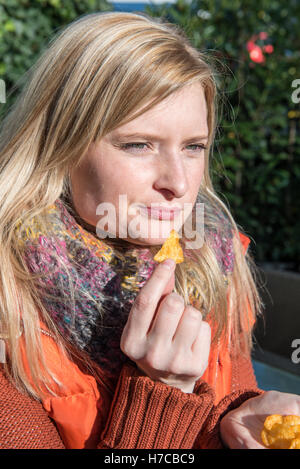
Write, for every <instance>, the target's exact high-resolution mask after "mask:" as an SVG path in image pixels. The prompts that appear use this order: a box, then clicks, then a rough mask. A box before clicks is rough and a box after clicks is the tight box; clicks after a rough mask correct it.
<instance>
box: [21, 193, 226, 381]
mask: <svg viewBox="0 0 300 469" xmlns="http://www.w3.org/2000/svg"><path fill="white" fill-rule="evenodd" d="M47 216H48V219H49V221H50V223H51V229H52V231H53V234H54V236H53V234H52V233H51V234H50V233H48V232H47V233H45V232H44V230H43V229H42V228H41V226H40V224H39V221H38V220H37V219H33V220H32V223H31V225H30V227H29V229H27V230H26V232H25V234H24V232H23V234H22V238H21V240H20V242H23V243H24V253H25V259H26V263H27V265H28V268H29V270H30V272H32V273H35V274H36V273H42V274H43V276H42V277H41V278H40V279H39V280H38V284H37V288H38V290H39V292H40V298H41V300H42V302H43V304H44V306H45V308H46V310H47V311H48V313H49V315H50V316H51V318H52V319H53V321H54V322H55V323H56V325H57V327H58V328H59V330H60V331H61V333H62V334H63V335H64V336H65V337H69V339H70V340H71V341H72V343H73V344H74V345H75V346H77V347H78V348H79V349H80V350H85V351H86V352H87V353H88V354H89V355H90V357H91V358H92V359H93V360H95V361H96V362H97V363H98V364H99V365H100V366H101V367H103V368H104V369H105V370H106V372H107V373H108V374H109V375H111V377H112V378H113V377H114V376H118V375H119V372H120V370H121V367H122V365H123V363H124V362H125V361H126V360H128V358H127V357H126V356H125V355H124V354H123V353H122V351H121V350H120V338H121V335H122V331H123V328H124V326H125V324H126V321H127V317H128V314H129V312H130V309H131V307H132V304H133V302H134V300H135V298H136V296H137V293H138V292H139V290H140V289H141V288H142V287H143V285H144V284H145V282H146V281H147V280H148V278H149V277H150V276H151V274H152V272H153V269H154V268H155V266H156V265H157V264H156V262H155V261H154V260H153V258H152V255H151V254H150V251H149V250H148V249H147V248H145V249H143V248H141V247H138V248H134V249H128V250H127V251H126V252H125V253H124V257H123V259H120V258H119V257H118V256H116V254H115V252H114V249H113V248H112V247H110V246H109V245H108V244H107V243H105V242H104V241H103V240H102V239H99V238H97V236H96V235H95V234H93V233H91V232H89V231H87V230H86V229H84V228H83V227H82V226H81V225H80V224H79V223H77V222H76V220H75V218H74V216H73V215H72V214H71V213H70V211H69V210H68V209H67V207H66V205H65V204H64V203H63V201H62V200H61V199H58V200H57V201H56V202H55V204H54V205H52V206H51V207H49V209H48V211H47ZM213 239H214V247H215V250H216V255H217V259H218V261H219V262H220V264H221V265H222V269H223V272H224V274H225V275H227V274H228V273H230V272H231V271H232V268H233V249H232V240H231V239H230V238H228V239H227V242H226V243H225V242H224V239H223V240H222V239H220V237H218V236H217V235H215V236H214V238H213ZM57 256H58V258H59V259H61V260H62V261H64V263H65V265H66V266H67V268H68V270H69V271H70V273H71V282H72V286H73V288H74V297H73V298H71V294H70V292H71V289H70V283H69V281H70V279H68V276H67V274H66V272H65V271H64V269H62V268H61V265H60V264H59V263H58V261H57ZM190 293H191V296H190V298H191V303H192V304H193V302H192V300H193V298H195V299H196V298H198V297H199V294H198V292H195V291H194V290H192V289H191V290H190Z"/></svg>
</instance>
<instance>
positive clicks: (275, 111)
mask: <svg viewBox="0 0 300 469" xmlns="http://www.w3.org/2000/svg"><path fill="white" fill-rule="evenodd" d="M104 10H113V6H112V5H111V4H109V3H107V2H106V1H105V0H100V1H99V0H98V1H97V0H83V1H81V0H28V1H27V0H18V1H17V0H5V1H1V0H0V79H1V78H2V79H4V80H5V83H6V87H7V91H8V92H9V91H10V90H11V89H12V88H13V86H15V85H16V84H17V83H18V82H19V80H20V79H21V78H22V76H23V75H24V72H25V71H26V70H27V69H28V68H30V66H31V65H32V64H33V63H34V61H35V59H36V57H37V56H38V54H39V53H40V51H41V50H42V49H43V48H44V47H45V45H46V44H47V43H48V41H49V38H50V37H51V36H52V34H53V33H54V32H55V31H57V30H58V29H59V28H60V27H61V26H64V25H65V24H68V23H69V22H71V21H72V20H73V19H75V18H76V17H78V16H81V15H83V14H87V13H90V12H93V11H104ZM146 12H148V13H149V14H150V15H153V16H163V17H165V18H166V19H167V20H168V21H170V22H173V23H177V24H179V25H180V26H181V27H182V28H183V29H184V30H185V31H186V33H187V35H188V36H189V37H190V39H191V41H192V43H193V44H194V45H195V46H196V47H197V48H199V49H201V50H207V49H208V50H209V53H210V55H211V57H213V60H214V64H215V66H216V72H217V76H218V82H219V88H220V92H221V97H222V103H223V105H222V108H221V109H220V110H221V111H222V112H221V115H220V122H219V130H218V134H217V139H216V145H215V149H214V165H213V172H212V177H213V181H214V184H215V187H216V188H217V191H218V193H219V194H220V195H221V196H222V198H223V200H225V201H226V202H227V203H228V205H229V206H230V208H231V210H232V212H233V214H234V216H235V219H236V220H237V222H238V224H239V225H240V226H241V227H242V228H244V229H245V230H246V232H247V234H248V235H250V236H251V237H252V238H253V240H254V242H253V243H252V249H253V253H254V255H255V258H256V260H257V262H264V261H275V262H276V261H278V262H287V263H291V268H293V269H294V270H299V271H300V242H298V240H299V239H300V213H299V200H300V145H299V143H300V137H299V116H300V111H299V103H293V102H292V99H291V96H292V92H293V91H294V89H293V88H292V82H293V81H294V80H295V79H300V70H299V63H300V61H299V59H300V52H299V51H300V34H299V31H300V3H299V1H298V0H289V2H288V3H286V2H284V1H283V0H282V1H280V2H279V1H276V0H262V1H260V2H257V3H256V2H253V1H252V0H243V1H241V0H214V1H210V0H203V1H200V0H191V1H189V2H188V3H187V2H186V1H185V0H179V1H178V2H177V3H176V4H175V5H173V6H172V7H170V6H168V7H164V6H163V7H155V8H154V7H152V8H151V9H149V8H148V7H147V8H146ZM260 32H266V33H267V34H268V38H267V40H266V41H263V40H260V39H258V40H257V45H259V46H261V47H263V46H264V45H266V44H269V45H272V46H273V48H274V51H273V53H265V54H264V55H265V61H264V62H263V63H256V62H253V60H251V58H250V56H249V51H248V50H247V42H248V41H249V40H250V39H251V37H252V36H253V35H258V34H259V33H260ZM299 96H300V93H299ZM14 98H15V94H12V96H10V97H9V99H8V102H7V103H6V105H4V104H0V118H1V116H2V115H4V113H5V112H6V109H7V107H8V106H9V105H10V103H11V102H12V101H13V99H14Z"/></svg>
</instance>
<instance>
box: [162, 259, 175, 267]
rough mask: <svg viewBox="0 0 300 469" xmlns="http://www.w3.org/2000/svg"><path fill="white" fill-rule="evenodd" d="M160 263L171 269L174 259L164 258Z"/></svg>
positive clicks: (173, 265)
mask: <svg viewBox="0 0 300 469" xmlns="http://www.w3.org/2000/svg"><path fill="white" fill-rule="evenodd" d="M162 265H163V266H164V267H166V268H167V269H169V270H172V269H174V267H175V265H176V262H175V261H174V259H166V260H165V261H164V262H163V264H162Z"/></svg>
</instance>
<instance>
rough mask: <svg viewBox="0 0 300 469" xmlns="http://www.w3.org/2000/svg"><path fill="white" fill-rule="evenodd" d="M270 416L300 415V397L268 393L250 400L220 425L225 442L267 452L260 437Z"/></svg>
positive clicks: (241, 447) (232, 412) (226, 417)
mask: <svg viewBox="0 0 300 469" xmlns="http://www.w3.org/2000/svg"><path fill="white" fill-rule="evenodd" d="M270 414H281V415H300V396H298V395H296V394H288V393H284V392H279V391H266V392H265V393H264V394H261V395H260V396H257V397H252V398H251V399H248V400H247V401H245V402H244V403H243V404H242V405H241V406H240V407H238V408H237V409H235V410H232V411H231V412H228V414H226V415H225V417H223V419H222V421H221V426H220V431H221V438H222V440H223V442H224V443H225V445H226V446H228V447H229V448H232V449H266V448H265V446H263V444H262V441H261V436H260V434H261V431H262V429H263V425H264V421H265V419H266V417H267V416H268V415H270Z"/></svg>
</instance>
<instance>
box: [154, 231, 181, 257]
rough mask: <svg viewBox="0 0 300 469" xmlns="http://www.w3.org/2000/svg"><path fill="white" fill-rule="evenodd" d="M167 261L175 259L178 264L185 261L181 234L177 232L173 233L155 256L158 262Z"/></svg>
mask: <svg viewBox="0 0 300 469" xmlns="http://www.w3.org/2000/svg"><path fill="white" fill-rule="evenodd" d="M166 259H174V261H175V262H176V264H180V263H181V262H183V261H184V257H183V251H182V248H181V246H180V243H179V234H178V233H177V232H176V231H175V230H172V231H171V233H170V236H169V237H168V239H166V241H165V242H164V244H163V245H162V247H161V249H160V250H159V251H158V253H156V254H155V256H154V260H155V261H156V262H163V261H165V260H166Z"/></svg>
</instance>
